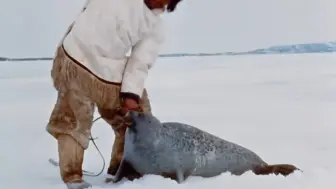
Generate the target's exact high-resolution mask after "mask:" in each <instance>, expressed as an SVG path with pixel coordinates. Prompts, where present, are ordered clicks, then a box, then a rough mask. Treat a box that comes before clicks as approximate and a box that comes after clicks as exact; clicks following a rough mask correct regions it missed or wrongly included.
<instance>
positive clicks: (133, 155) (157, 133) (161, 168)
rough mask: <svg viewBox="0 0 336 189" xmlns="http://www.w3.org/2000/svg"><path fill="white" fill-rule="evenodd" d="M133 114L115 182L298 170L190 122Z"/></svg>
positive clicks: (286, 173)
mask: <svg viewBox="0 0 336 189" xmlns="http://www.w3.org/2000/svg"><path fill="white" fill-rule="evenodd" d="M129 116H130V120H132V121H131V122H132V124H131V126H130V127H128V128H127V131H126V135H125V146H124V155H123V160H122V163H121V166H120V167H119V170H118V172H117V174H116V177H115V180H114V182H118V181H119V180H121V179H122V178H123V177H127V178H129V179H131V180H132V179H134V178H139V177H141V176H143V175H146V174H154V175H162V176H164V177H169V178H172V179H174V180H176V181H177V182H179V183H181V182H182V181H184V180H185V179H186V178H187V177H188V176H201V177H213V176H217V175H220V174H221V173H225V172H230V173H232V174H234V175H241V174H243V173H245V172H246V171H250V170H251V171H253V172H254V173H255V174H271V173H274V174H282V175H285V176H286V175H288V174H290V173H292V172H294V171H295V170H297V168H296V167H295V166H293V165H285V164H283V165H281V164H279V165H268V164H267V163H266V162H265V161H263V160H262V159H261V158H260V157H259V156H258V155H257V154H255V153H254V152H252V151H251V150H249V149H247V148H244V147H242V146H240V145H238V144H235V143H232V142H229V141H226V140H223V139H221V138H219V137H217V136H214V135H212V134H210V133H207V132H205V131H203V130H200V129H198V128H196V127H193V126H190V125H187V124H183V123H177V122H165V123H161V122H160V121H159V120H158V119H157V118H156V117H154V116H151V115H145V114H142V113H138V112H131V113H130V114H129Z"/></svg>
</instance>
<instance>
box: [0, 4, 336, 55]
mask: <svg viewBox="0 0 336 189" xmlns="http://www.w3.org/2000/svg"><path fill="white" fill-rule="evenodd" d="M209 2H212V4H209ZM83 3H84V0H47V1H46V0H25V1H23V0H0V4H1V12H0V23H1V35H0V56H10V57H25V56H53V55H54V51H55V48H56V45H57V43H58V42H59V40H60V38H61V36H62V35H63V33H64V32H65V29H66V27H67V26H68V24H69V23H70V22H71V20H72V19H73V18H74V16H75V15H76V14H77V12H78V11H79V9H80V8H81V7H82V4H83ZM335 7H336V1H335V0H253V1H252V0H183V1H182V2H181V3H180V5H179V6H178V8H177V9H176V12H174V13H172V14H167V15H164V16H163V18H164V21H165V25H166V41H165V44H164V45H163V47H162V51H161V52H162V53H179V52H225V51H246V50H251V49H255V48H262V47H268V46H271V45H279V44H294V43H306V42H307V43H309V42H323V41H335V40H336V21H335V18H336V11H335Z"/></svg>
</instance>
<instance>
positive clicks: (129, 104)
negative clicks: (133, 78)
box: [123, 98, 139, 111]
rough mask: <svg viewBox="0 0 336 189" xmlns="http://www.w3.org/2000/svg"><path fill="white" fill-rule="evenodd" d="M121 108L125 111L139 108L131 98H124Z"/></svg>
mask: <svg viewBox="0 0 336 189" xmlns="http://www.w3.org/2000/svg"><path fill="white" fill-rule="evenodd" d="M123 108H125V109H126V110H127V111H129V110H137V109H138V108H139V104H138V103H137V102H136V101H135V100H134V99H132V98H125V99H124V100H123Z"/></svg>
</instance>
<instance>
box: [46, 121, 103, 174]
mask: <svg viewBox="0 0 336 189" xmlns="http://www.w3.org/2000/svg"><path fill="white" fill-rule="evenodd" d="M101 118H102V117H98V118H96V119H94V120H93V121H92V124H93V123H95V122H96V121H98V120H99V119H101ZM97 139H98V138H97V137H96V138H93V137H92V134H91V133H90V138H89V140H90V141H92V144H93V146H94V147H95V148H96V150H97V152H98V153H99V155H100V157H101V159H102V161H103V166H102V169H101V170H100V172H98V173H96V174H95V173H93V172H90V171H86V170H83V175H85V176H90V177H97V176H99V175H101V174H102V173H103V172H104V169H105V164H106V163H105V158H104V156H103V154H102V153H101V151H100V150H99V148H98V145H97V144H96V142H95V140H97ZM49 162H50V163H51V164H52V165H54V166H57V167H58V166H59V163H58V162H57V161H56V160H54V159H52V158H50V159H49Z"/></svg>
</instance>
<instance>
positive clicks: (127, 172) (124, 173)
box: [105, 160, 142, 183]
mask: <svg viewBox="0 0 336 189" xmlns="http://www.w3.org/2000/svg"><path fill="white" fill-rule="evenodd" d="M140 177H142V175H141V174H140V173H139V172H138V171H136V170H135V169H134V167H133V165H132V164H131V163H129V162H128V161H125V160H122V161H121V163H120V166H119V169H118V171H117V173H116V175H115V177H114V178H113V179H107V180H105V182H113V183H117V182H119V181H120V180H121V179H123V178H127V179H128V180H130V181H133V180H134V179H138V178H140Z"/></svg>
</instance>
